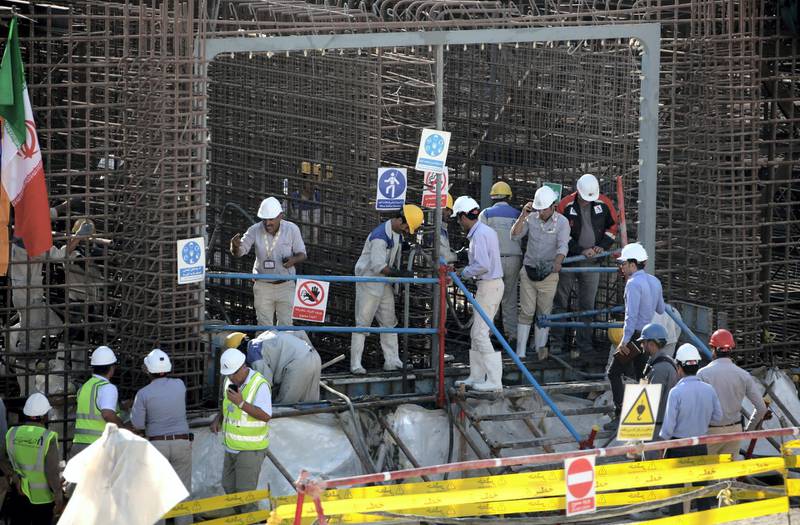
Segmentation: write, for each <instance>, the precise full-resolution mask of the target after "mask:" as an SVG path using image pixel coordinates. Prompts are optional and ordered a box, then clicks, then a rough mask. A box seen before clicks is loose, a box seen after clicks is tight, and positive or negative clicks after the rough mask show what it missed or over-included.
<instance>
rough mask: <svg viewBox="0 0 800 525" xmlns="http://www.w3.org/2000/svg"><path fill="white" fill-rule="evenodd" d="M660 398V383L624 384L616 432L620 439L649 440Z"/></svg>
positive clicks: (653, 428)
mask: <svg viewBox="0 0 800 525" xmlns="http://www.w3.org/2000/svg"><path fill="white" fill-rule="evenodd" d="M660 400H661V385H646V384H639V385H626V386H625V398H624V400H623V402H622V414H623V416H622V421H621V423H620V425H619V431H618V432H617V439H618V440H620V441H634V440H635V441H650V440H651V439H653V432H655V429H656V412H657V411H658V403H659V401H660Z"/></svg>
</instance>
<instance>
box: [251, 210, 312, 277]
mask: <svg viewBox="0 0 800 525" xmlns="http://www.w3.org/2000/svg"><path fill="white" fill-rule="evenodd" d="M253 246H255V251H256V260H255V263H254V264H253V273H266V274H286V275H295V274H296V273H297V270H296V269H295V267H294V266H292V267H291V268H284V267H283V260H284V259H285V258H287V257H292V256H293V255H299V254H301V253H302V254H303V255H305V254H306V245H305V243H303V236H302V235H301V233H300V228H298V227H297V225H296V224H295V223H293V222H289V221H281V225H280V227H279V228H278V231H277V232H276V233H275V235H274V236H273V235H270V234H268V233H267V230H266V229H264V223H263V222H257V223H255V224H253V225H252V226H250V227H249V228H248V229H247V231H246V232H245V233H244V235H243V236H242V242H241V244H239V256H240V257H241V256H243V255H247V253H248V252H249V251H250V248H252V247H253Z"/></svg>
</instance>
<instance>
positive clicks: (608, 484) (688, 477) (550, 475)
mask: <svg viewBox="0 0 800 525" xmlns="http://www.w3.org/2000/svg"><path fill="white" fill-rule="evenodd" d="M618 465H622V464H618ZM604 467H614V465H613V464H612V465H604ZM612 470H613V469H612ZM783 470H784V464H783V458H781V457H775V458H760V459H751V460H746V461H737V462H732V463H721V464H706V465H702V464H701V465H696V466H690V467H681V468H674V469H671V470H666V471H652V470H650V471H643V472H633V473H630V472H628V473H623V474H618V475H611V476H608V475H606V476H602V475H601V474H600V473H599V472H598V475H597V480H596V488H597V491H598V492H600V491H614V490H623V489H630V488H634V487H652V486H663V485H682V484H683V483H689V482H696V481H710V480H715V479H728V478H736V477H739V476H745V475H753V474H760V473H764V472H771V471H781V472H782V471H783ZM510 476H518V475H513V474H512V475H510ZM531 476H533V478H532V477H531ZM498 477H503V476H498ZM506 478H507V477H506ZM476 479H477V478H476ZM454 481H463V482H466V481H469V480H454ZM395 487H396V486H395ZM383 488H386V489H390V488H392V487H383ZM351 490H356V489H351ZM565 490H566V486H565V483H564V471H563V470H557V471H544V472H531V473H526V474H525V478H524V481H523V478H517V479H515V480H513V482H510V481H509V480H508V479H505V480H504V483H503V486H491V487H489V486H483V487H481V488H477V489H475V488H470V489H467V490H458V489H451V490H449V491H442V492H428V493H422V494H404V495H399V496H394V495H387V496H377V497H371V498H363V499H337V500H326V501H324V502H323V508H324V509H325V514H326V515H340V514H350V513H354V512H355V513H364V512H367V513H368V512H392V511H396V510H400V509H428V508H431V507H440V506H452V505H462V504H467V503H489V502H497V501H510V500H524V499H531V498H537V499H538V498H544V497H551V496H563V495H564V493H565ZM294 512H295V505H294V504H292V503H288V504H285V505H280V506H279V507H278V508H277V514H278V517H280V518H281V519H284V518H285V517H287V516H289V515H293V514H294ZM531 512H533V511H531ZM315 513H316V511H315V509H314V506H313V504H311V503H308V504H306V505H304V506H303V513H302V515H303V516H312V515H314V514H315Z"/></svg>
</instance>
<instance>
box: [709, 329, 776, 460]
mask: <svg viewBox="0 0 800 525" xmlns="http://www.w3.org/2000/svg"><path fill="white" fill-rule="evenodd" d="M708 346H710V347H711V354H712V357H713V361H711V363H709V364H708V365H706V366H704V367H703V368H701V369H700V371H699V372H697V378H698V379H700V381H703V382H705V383H708V384H709V385H711V386H712V387H714V391H715V392H716V393H717V397H719V403H720V405H721V406H722V421H720V422H719V423H718V424H712V425H711V428H709V430H708V433H709V434H730V433H732V432H741V431H742V401H743V400H744V398H745V397H746V398H747V399H749V400H750V403H752V404H753V407H754V409H753V413H752V414H750V419H749V420H748V422H747V426H746V427H745V430H746V431H748V432H749V431H752V430H756V426H757V425H758V423H759V422H760V421H761V420H762V419H763V418H764V415H765V414H766V413H767V405H766V403H764V399H763V398H762V397H761V394H759V392H758V387H757V386H756V382H755V380H754V379H753V376H751V375H750V373H749V372H747V371H745V370H743V369H741V368H739V367H738V366H736V364H735V363H734V362H733V359H731V351H732V350H733V349H734V348H736V341H734V339H733V334H731V333H730V332H729V331H728V330H725V329H720V330H717V331H716V332H714V333H713V334H711V339H710V340H709V342H708ZM739 444H740V443H739V441H727V442H725V443H712V444H710V445H708V453H709V454H730V455H731V457H732V458H733V459H736V456H738V455H739Z"/></svg>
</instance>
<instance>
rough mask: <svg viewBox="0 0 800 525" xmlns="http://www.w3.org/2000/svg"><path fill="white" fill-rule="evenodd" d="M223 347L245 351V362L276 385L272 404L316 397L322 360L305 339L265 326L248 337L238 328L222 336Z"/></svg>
mask: <svg viewBox="0 0 800 525" xmlns="http://www.w3.org/2000/svg"><path fill="white" fill-rule="evenodd" d="M225 347H226V348H238V349H239V350H240V351H243V352H245V353H246V362H247V364H248V366H250V367H251V368H253V369H254V370H256V371H258V372H259V373H260V374H261V375H262V376H264V378H265V379H266V380H267V381H269V384H270V385H272V387H273V388H277V389H278V393H277V395H276V396H275V403H276V404H292V403H306V402H309V401H319V376H320V369H321V368H322V360H321V359H320V357H319V354H318V353H317V351H316V350H315V349H314V347H313V346H311V344H310V343H308V342H307V340H305V339H302V338H300V337H297V336H296V335H294V334H293V333H289V332H276V331H273V330H268V331H266V332H263V333H261V334H260V335H259V336H258V337H256V338H255V339H253V340H252V341H251V340H249V338H248V337H247V336H246V335H245V334H243V333H242V332H233V333H232V334H230V335H228V337H226V338H225Z"/></svg>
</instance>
